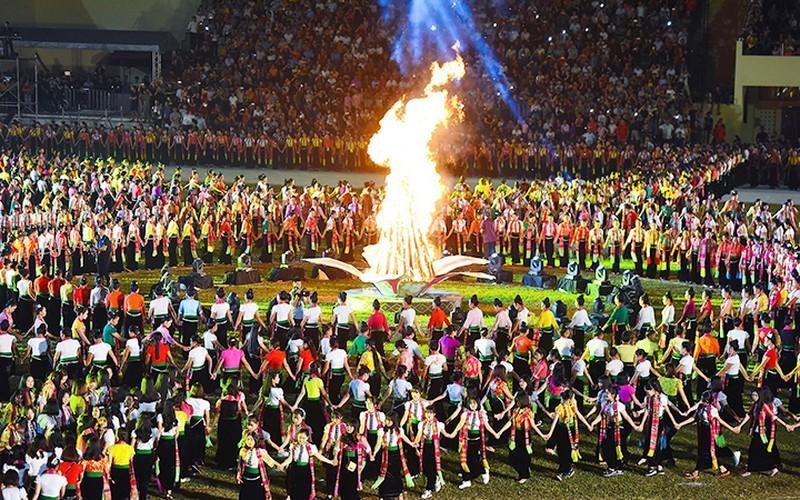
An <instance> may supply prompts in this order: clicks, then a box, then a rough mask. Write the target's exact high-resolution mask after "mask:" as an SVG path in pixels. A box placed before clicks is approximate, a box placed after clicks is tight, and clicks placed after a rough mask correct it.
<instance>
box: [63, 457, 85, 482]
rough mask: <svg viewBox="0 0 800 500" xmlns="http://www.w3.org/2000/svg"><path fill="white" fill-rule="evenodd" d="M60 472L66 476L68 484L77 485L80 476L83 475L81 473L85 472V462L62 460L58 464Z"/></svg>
mask: <svg viewBox="0 0 800 500" xmlns="http://www.w3.org/2000/svg"><path fill="white" fill-rule="evenodd" d="M58 473H59V474H61V475H62V476H64V478H66V480H67V484H68V485H70V486H75V485H77V484H78V478H79V477H80V476H81V473H83V464H79V463H76V462H62V463H61V464H59V466H58Z"/></svg>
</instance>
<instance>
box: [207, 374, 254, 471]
mask: <svg viewBox="0 0 800 500" xmlns="http://www.w3.org/2000/svg"><path fill="white" fill-rule="evenodd" d="M246 415H247V403H245V398H244V393H242V392H240V391H239V386H238V384H237V383H236V382H231V383H230V384H228V385H227V387H226V388H225V394H224V395H223V396H222V397H221V398H219V399H218V400H217V402H216V405H215V412H214V423H213V424H212V426H211V427H212V428H214V427H216V428H217V454H216V459H215V461H216V463H217V468H218V469H222V470H233V469H234V468H235V467H236V450H237V448H238V446H239V442H240V441H241V440H242V418H243V417H245V416H246Z"/></svg>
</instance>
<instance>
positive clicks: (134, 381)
mask: <svg viewBox="0 0 800 500" xmlns="http://www.w3.org/2000/svg"><path fill="white" fill-rule="evenodd" d="M143 373H144V366H143V365H142V361H141V360H140V359H134V360H131V359H128V361H127V362H126V364H125V375H124V376H123V377H122V385H124V386H125V387H139V386H140V385H141V384H142V374H143Z"/></svg>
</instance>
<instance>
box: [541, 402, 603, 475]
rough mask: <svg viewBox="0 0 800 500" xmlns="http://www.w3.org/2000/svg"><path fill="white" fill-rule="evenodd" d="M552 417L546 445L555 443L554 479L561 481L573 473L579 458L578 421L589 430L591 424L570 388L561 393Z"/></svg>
mask: <svg viewBox="0 0 800 500" xmlns="http://www.w3.org/2000/svg"><path fill="white" fill-rule="evenodd" d="M554 417H555V418H554V419H553V425H552V426H551V428H550V432H549V433H548V435H547V438H546V439H547V442H548V446H549V443H551V442H552V443H553V444H554V445H555V450H556V456H557V457H558V471H557V472H556V479H557V480H559V481H563V480H565V479H569V478H571V477H572V476H573V475H575V469H574V464H575V462H577V461H578V460H579V459H580V458H581V454H580V450H579V449H578V446H579V444H580V431H579V429H578V423H579V422H580V423H583V425H585V426H586V428H587V429H589V431H591V430H592V426H591V425H589V422H588V421H587V420H586V418H585V417H584V416H583V414H582V413H581V412H580V409H579V408H578V404H577V402H576V401H575V398H574V393H573V392H572V390H571V389H567V390H565V391H564V392H563V393H562V395H561V403H560V404H559V405H558V406H556V409H555V412H554Z"/></svg>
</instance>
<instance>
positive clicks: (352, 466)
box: [333, 422, 372, 500]
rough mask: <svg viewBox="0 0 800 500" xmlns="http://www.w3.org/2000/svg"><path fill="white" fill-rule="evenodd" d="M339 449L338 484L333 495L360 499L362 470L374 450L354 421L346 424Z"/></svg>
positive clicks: (342, 499) (348, 499)
mask: <svg viewBox="0 0 800 500" xmlns="http://www.w3.org/2000/svg"><path fill="white" fill-rule="evenodd" d="M337 450H338V455H336V456H338V458H337V462H338V465H336V466H335V470H336V485H335V487H334V488H333V496H334V497H339V498H340V499H341V500H359V499H360V498H361V493H360V492H361V489H362V484H361V479H362V477H361V476H362V472H363V471H364V467H366V463H367V458H368V457H369V456H370V455H371V453H372V450H371V449H370V447H369V444H367V440H366V439H364V437H363V436H361V435H360V434H359V433H358V429H357V428H356V426H355V425H354V424H353V423H352V422H347V423H346V424H345V431H344V435H343V436H341V440H340V442H339V446H337Z"/></svg>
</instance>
